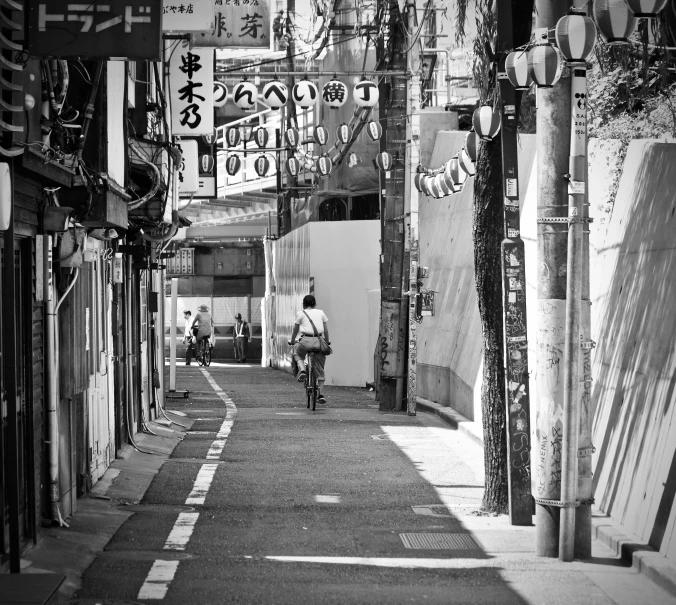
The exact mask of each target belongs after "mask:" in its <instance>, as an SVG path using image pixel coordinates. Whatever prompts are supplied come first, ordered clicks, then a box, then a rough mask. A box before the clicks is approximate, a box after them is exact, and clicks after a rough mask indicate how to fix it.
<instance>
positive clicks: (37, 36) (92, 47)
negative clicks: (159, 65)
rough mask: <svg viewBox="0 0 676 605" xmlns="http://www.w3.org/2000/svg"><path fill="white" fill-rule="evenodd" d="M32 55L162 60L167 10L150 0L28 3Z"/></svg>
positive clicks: (29, 47)
mask: <svg viewBox="0 0 676 605" xmlns="http://www.w3.org/2000/svg"><path fill="white" fill-rule="evenodd" d="M28 54H29V55H30V56H31V57H87V58H88V59H103V58H109V59H140V60H146V61H160V60H161V59H162V7H161V6H160V3H159V2H152V1H150V0H107V1H106V2H105V3H103V2H102V3H99V2H86V3H80V4H75V3H73V2H71V1H70V0H49V2H30V3H28Z"/></svg>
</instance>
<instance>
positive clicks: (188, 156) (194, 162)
mask: <svg viewBox="0 0 676 605" xmlns="http://www.w3.org/2000/svg"><path fill="white" fill-rule="evenodd" d="M177 146H178V148H179V149H180V151H181V156H182V157H181V165H180V166H179V168H178V192H179V194H180V195H191V194H193V193H196V192H197V189H198V187H199V184H198V176H199V164H198V157H197V141H196V140H194V139H193V140H188V141H179V142H178V144H177Z"/></svg>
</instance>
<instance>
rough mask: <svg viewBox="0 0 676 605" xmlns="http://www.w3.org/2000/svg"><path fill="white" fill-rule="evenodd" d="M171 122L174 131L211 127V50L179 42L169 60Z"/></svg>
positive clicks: (200, 131)
mask: <svg viewBox="0 0 676 605" xmlns="http://www.w3.org/2000/svg"><path fill="white" fill-rule="evenodd" d="M169 89H170V96H171V125H172V131H173V134H175V135H179V136H180V135H199V134H212V133H213V131H214V51H213V50H211V49H206V48H192V49H191V48H190V47H189V46H188V44H187V42H181V43H180V44H179V46H178V47H177V48H176V50H174V52H173V55H172V57H171V63H170V64H169Z"/></svg>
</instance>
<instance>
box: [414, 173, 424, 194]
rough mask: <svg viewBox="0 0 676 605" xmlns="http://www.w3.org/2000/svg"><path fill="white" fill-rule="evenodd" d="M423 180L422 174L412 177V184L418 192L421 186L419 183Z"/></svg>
mask: <svg viewBox="0 0 676 605" xmlns="http://www.w3.org/2000/svg"><path fill="white" fill-rule="evenodd" d="M423 178H425V175H424V174H423V173H422V172H418V173H416V175H415V176H414V177H413V184H414V185H415V188H416V189H417V190H418V191H422V185H421V184H420V181H422V179H423Z"/></svg>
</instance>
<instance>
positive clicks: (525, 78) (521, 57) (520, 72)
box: [505, 50, 533, 90]
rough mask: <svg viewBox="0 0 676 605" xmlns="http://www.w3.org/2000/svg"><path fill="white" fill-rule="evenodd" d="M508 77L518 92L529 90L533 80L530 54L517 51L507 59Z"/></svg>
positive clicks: (506, 69)
mask: <svg viewBox="0 0 676 605" xmlns="http://www.w3.org/2000/svg"><path fill="white" fill-rule="evenodd" d="M505 71H506V72H507V77H508V78H509V81H510V82H511V83H512V86H513V87H514V88H515V89H516V90H528V89H529V88H530V87H531V84H532V83H533V78H532V77H531V75H530V71H529V70H528V53H527V52H526V51H525V50H515V51H514V52H511V53H509V54H508V55H507V58H506V59H505Z"/></svg>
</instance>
